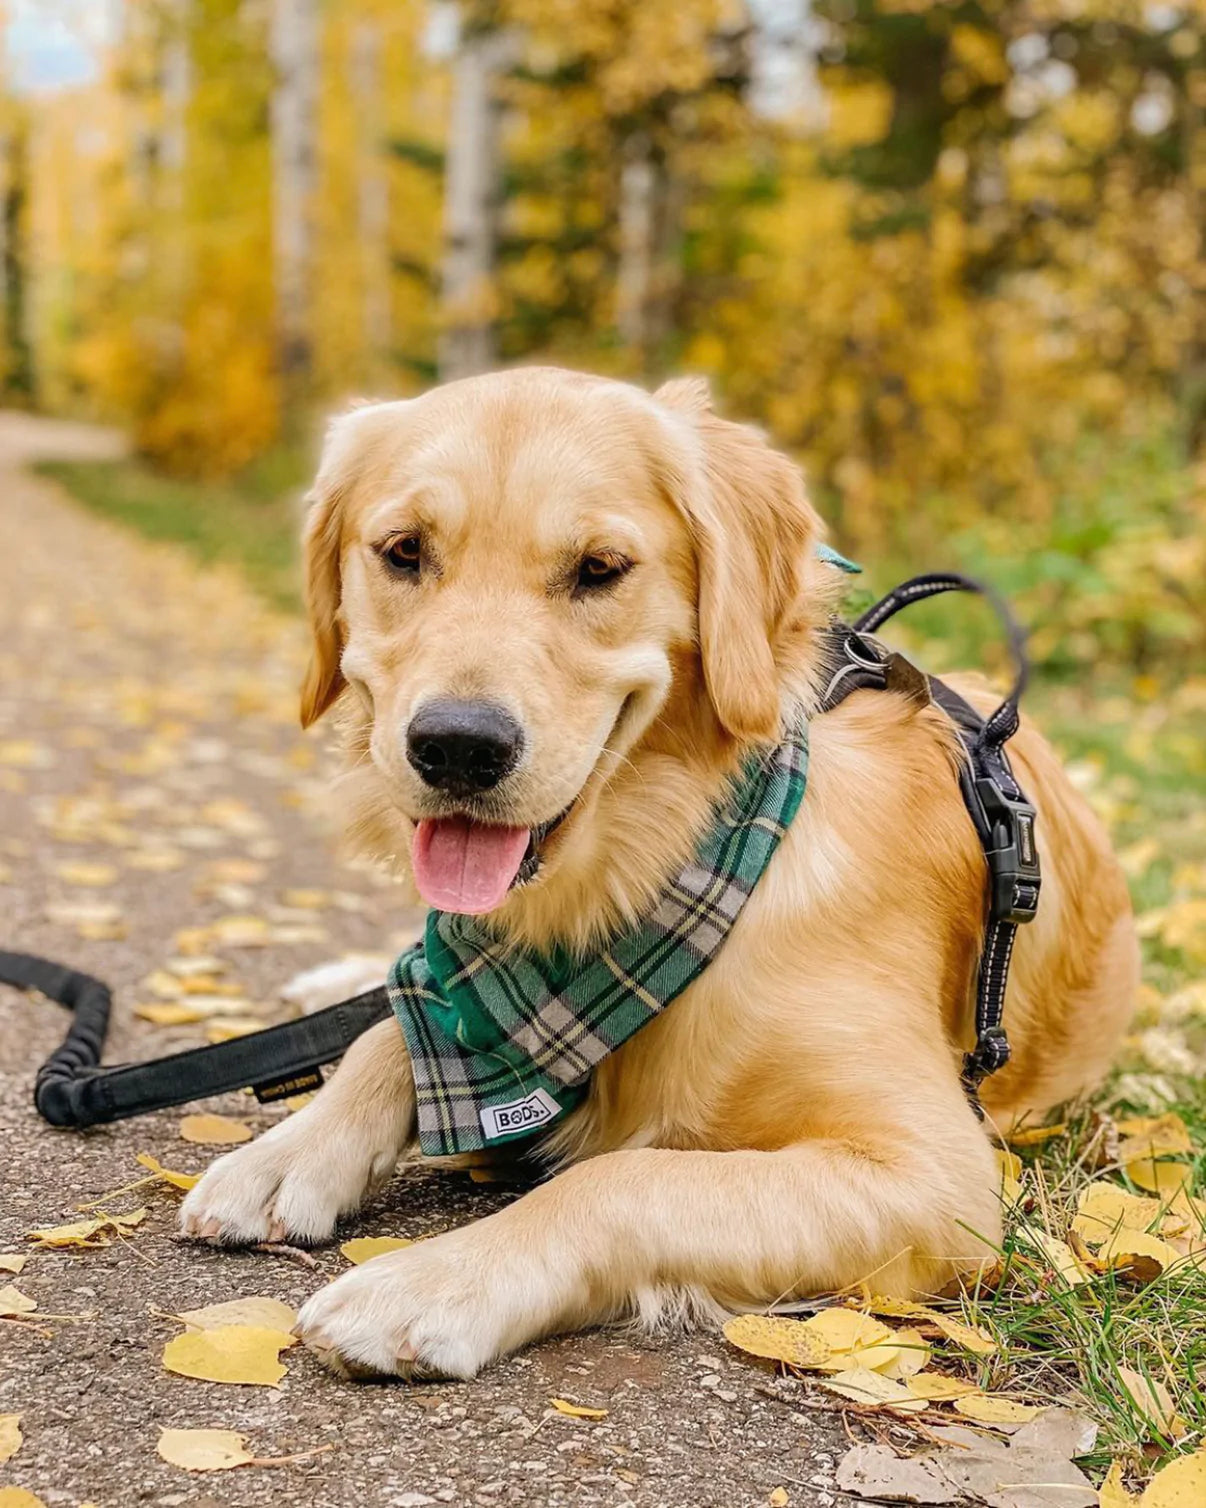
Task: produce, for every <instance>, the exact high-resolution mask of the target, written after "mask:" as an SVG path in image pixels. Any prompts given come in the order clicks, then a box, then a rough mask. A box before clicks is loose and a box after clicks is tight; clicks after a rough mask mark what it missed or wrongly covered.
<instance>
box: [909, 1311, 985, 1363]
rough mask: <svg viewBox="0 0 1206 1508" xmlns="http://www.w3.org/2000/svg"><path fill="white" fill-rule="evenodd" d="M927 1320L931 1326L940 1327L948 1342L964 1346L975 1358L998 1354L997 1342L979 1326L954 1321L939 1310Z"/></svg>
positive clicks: (932, 1313) (933, 1312) (929, 1315)
mask: <svg viewBox="0 0 1206 1508" xmlns="http://www.w3.org/2000/svg"><path fill="white" fill-rule="evenodd" d="M926 1318H927V1319H928V1320H929V1321H930V1323H931V1324H933V1325H937V1326H938V1328H939V1330H941V1331H942V1333H943V1335H945V1336H946V1338H947V1340H949V1341H953V1342H954V1343H955V1345H957V1346H962V1347H963V1349H964V1350H965V1351H970V1352H971V1353H972V1355H973V1356H992V1355H994V1354H995V1353H996V1349H997V1343H996V1341H995V1340H993V1338H992V1336H991V1335H990V1334H989V1333H988V1331H987V1330H983V1329H981V1328H980V1326H979V1325H965V1324H964V1323H963V1321H962V1320H957V1319H954V1318H953V1317H952V1316H951V1315H949V1314H941V1313H939V1312H938V1311H937V1310H933V1311H932V1312H931V1313H929V1314H928V1315H927V1316H926Z"/></svg>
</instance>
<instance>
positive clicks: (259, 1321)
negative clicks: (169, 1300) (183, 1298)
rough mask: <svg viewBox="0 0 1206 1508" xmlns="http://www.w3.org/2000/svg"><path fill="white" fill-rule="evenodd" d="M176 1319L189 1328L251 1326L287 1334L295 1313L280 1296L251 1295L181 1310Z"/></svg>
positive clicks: (294, 1321) (213, 1328)
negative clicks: (250, 1296)
mask: <svg viewBox="0 0 1206 1508" xmlns="http://www.w3.org/2000/svg"><path fill="white" fill-rule="evenodd" d="M175 1317H176V1319H178V1320H183V1321H184V1323H185V1324H186V1325H188V1326H189V1328H190V1329H192V1330H220V1329H222V1328H223V1327H224V1326H226V1325H251V1326H253V1327H255V1328H256V1329H259V1330H279V1331H281V1333H282V1334H283V1335H290V1334H291V1333H292V1330H293V1327H294V1325H296V1324H297V1315H296V1313H295V1312H294V1311H293V1310H292V1309H290V1307H289V1305H288V1304H286V1303H283V1302H282V1301H281V1300H280V1299H273V1298H263V1297H254V1298H246V1299H229V1300H227V1302H226V1303H223V1304H207V1305H206V1306H205V1308H203V1309H184V1310H181V1312H180V1313H179V1314H177V1315H176V1316H175Z"/></svg>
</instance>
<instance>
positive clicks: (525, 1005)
mask: <svg viewBox="0 0 1206 1508" xmlns="http://www.w3.org/2000/svg"><path fill="white" fill-rule="evenodd" d="M807 774H808V730H807V725H806V724H801V726H800V727H798V728H796V729H794V730H793V731H792V732H791V733H789V734H788V736H787V737H786V738H785V739H784V741H783V742H782V743H781V744H780V745H779V746H778V748H776V749H775V750H774V751H773V752H772V753H771V754H769V755H765V756H762V757H759V758H755V759H751V760H750V761H749V762H748V763H747V765H746V767H745V769H744V770H743V772H742V774H741V777H740V778H739V779H737V780H734V781H733V783H732V786H731V788H730V790H729V792H728V794H727V796H726V798H725V799H724V800H722V801H721V802H720V803H719V804H718V805H717V807H716V809H715V812H714V816H713V821H712V826H711V828H710V829H709V830H708V832H707V833H706V834H705V836H704V838H703V840H702V841H701V842H700V844H699V847H698V849H697V850H696V855H695V858H694V859H693V860H692V861H691V862H690V863H689V864H688V865H687V866H686V868H685V869H684V870H683V871H682V873H681V874H679V875H678V876H677V877H676V878H675V879H674V880H672V881H671V882H670V884H669V885H667V887H666V889H665V890H664V891H663V892H662V895H661V898H660V899H659V901H658V903H657V906H656V907H655V909H654V910H653V911H652V912H651V913H650V914H649V916H648V917H646V919H645V920H644V921H643V922H641V923H640V924H639V925H637V926H636V927H634V928H633V929H632V930H631V931H629V932H623V933H621V934H620V935H619V936H617V937H615V938H613V939H612V941H611V942H610V944H609V945H608V946H607V947H606V949H605V950H604V951H602V952H600V953H597V954H595V955H593V956H592V957H589V958H584V959H575V958H571V957H570V956H569V955H567V954H562V953H557V952H554V953H553V954H550V955H547V956H545V955H537V954H534V953H529V952H524V951H520V950H517V949H515V948H513V947H510V946H508V945H507V944H505V943H503V942H501V941H500V940H499V939H498V938H496V937H494V936H493V935H492V934H491V933H490V931H489V930H488V928H487V927H486V925H485V924H484V923H483V921H482V919H481V918H480V917H471V916H460V915H457V914H455V913H452V912H448V911H432V912H430V913H429V915H428V918H427V932H426V936H425V938H424V941H423V942H422V943H419V944H416V945H415V946H414V947H413V948H408V949H407V951H406V952H405V953H403V954H402V956H401V957H400V958H399V959H398V961H397V962H396V963H395V964H394V967H393V970H392V971H391V974H390V978H389V995H390V1001H391V1003H392V1005H393V1008H394V1011H395V1013H396V1014H397V1017H398V1021H399V1023H400V1025H401V1027H402V1032H403V1035H404V1036H405V1038H406V1046H407V1049H408V1051H409V1053H410V1060H411V1065H412V1067H413V1070H414V1078H415V1092H416V1096H417V1100H418V1120H419V1145H420V1146H421V1147H422V1149H423V1151H424V1153H426V1155H427V1156H429V1157H442V1156H448V1155H450V1154H452V1153H455V1152H473V1151H477V1150H478V1149H479V1148H481V1147H485V1146H488V1145H494V1144H496V1143H500V1142H504V1141H512V1140H515V1139H516V1138H518V1137H523V1136H531V1135H532V1134H533V1133H534V1132H536V1131H540V1130H542V1129H543V1128H544V1127H545V1126H547V1125H548V1124H549V1122H551V1121H554V1120H556V1119H557V1118H558V1117H559V1116H561V1115H563V1114H564V1113H565V1112H566V1111H567V1110H571V1109H573V1107H574V1106H575V1105H577V1104H578V1103H579V1102H580V1101H581V1100H582V1098H583V1097H584V1096H585V1094H586V1091H587V1081H588V1080H589V1078H590V1074H591V1070H592V1069H593V1068H594V1067H595V1065H596V1064H597V1063H598V1062H600V1061H601V1060H602V1059H603V1058H605V1057H606V1056H607V1054H608V1053H610V1052H614V1051H615V1049H616V1048H617V1047H619V1046H620V1045H621V1043H623V1042H626V1041H627V1040H628V1038H629V1037H631V1036H632V1035H633V1033H634V1032H637V1031H639V1030H640V1029H641V1027H642V1026H644V1025H645V1024H646V1023H647V1022H649V1021H652V1020H653V1018H654V1017H655V1016H656V1015H657V1014H658V1013H659V1012H660V1011H661V1010H663V1009H664V1008H665V1007H666V1006H667V1005H669V1004H670V1002H671V1001H672V1000H673V999H674V998H675V997H676V996H677V995H679V994H681V993H682V991H683V990H685V989H686V988H687V986H688V985H689V984H690V983H691V981H692V980H693V979H695V978H696V977H697V976H698V975H699V974H701V973H702V972H703V971H704V969H706V968H707V966H708V964H709V963H710V962H711V960H712V959H713V958H714V957H715V956H716V954H717V953H718V952H719V950H720V949H721V947H722V946H723V945H724V941H725V938H726V937H727V936H728V935H729V932H730V930H731V929H732V926H733V923H734V922H735V921H736V920H737V917H738V916H739V915H740V912H741V908H742V906H744V905H745V903H746V901H747V900H748V899H749V897H750V895H751V893H752V892H753V889H754V886H755V885H756V884H757V883H758V881H759V880H760V879H761V877H762V875H763V873H764V871H765V869H766V866H767V865H768V864H769V863H770V860H771V856H772V855H773V853H774V852H775V849H776V848H777V847H778V846H779V840H780V839H781V838H782V837H783V834H784V833H785V832H786V831H787V828H788V825H789V823H790V822H791V820H792V818H793V817H794V816H795V814H796V812H797V811H798V810H799V806H800V802H801V800H802V799H803V796H804V787H805V783H806V780H807Z"/></svg>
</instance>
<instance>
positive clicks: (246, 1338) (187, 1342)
mask: <svg viewBox="0 0 1206 1508" xmlns="http://www.w3.org/2000/svg"><path fill="white" fill-rule="evenodd" d="M294 1344H295V1341H294V1338H293V1337H292V1336H291V1335H286V1334H285V1333H284V1332H283V1331H281V1330H277V1329H266V1328H264V1327H262V1326H258V1325H219V1326H217V1327H215V1328H214V1329H212V1330H209V1329H207V1330H188V1331H186V1332H185V1333H184V1334H183V1335H177V1336H175V1337H173V1339H172V1340H170V1341H168V1343H167V1345H166V1346H165V1347H164V1348H163V1365H164V1366H165V1367H166V1369H167V1370H168V1371H169V1372H176V1373H178V1374H179V1375H180V1376H181V1377H196V1378H201V1379H203V1380H204V1381H206V1382H226V1383H244V1384H249V1385H254V1386H259V1387H275V1386H276V1385H277V1384H278V1383H279V1382H280V1380H281V1378H282V1377H284V1375H285V1371H286V1368H285V1367H284V1365H283V1364H282V1362H281V1360H280V1353H281V1352H282V1351H283V1350H285V1349H286V1347H288V1346H292V1345H294Z"/></svg>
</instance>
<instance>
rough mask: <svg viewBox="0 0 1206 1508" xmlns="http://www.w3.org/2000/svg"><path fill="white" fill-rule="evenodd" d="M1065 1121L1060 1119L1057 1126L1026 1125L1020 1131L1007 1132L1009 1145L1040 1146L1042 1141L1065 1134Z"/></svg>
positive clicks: (1052, 1139) (1066, 1125)
mask: <svg viewBox="0 0 1206 1508" xmlns="http://www.w3.org/2000/svg"><path fill="white" fill-rule="evenodd" d="M1067 1130H1068V1123H1067V1121H1060V1123H1059V1124H1058V1125H1057V1126H1026V1127H1025V1128H1024V1129H1023V1130H1021V1131H1011V1132H1010V1133H1009V1138H1008V1140H1009V1145H1010V1146H1011V1147H1041V1146H1042V1145H1043V1143H1044V1142H1048V1141H1054V1140H1055V1138H1056V1137H1057V1136H1064V1135H1066V1134H1067Z"/></svg>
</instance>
